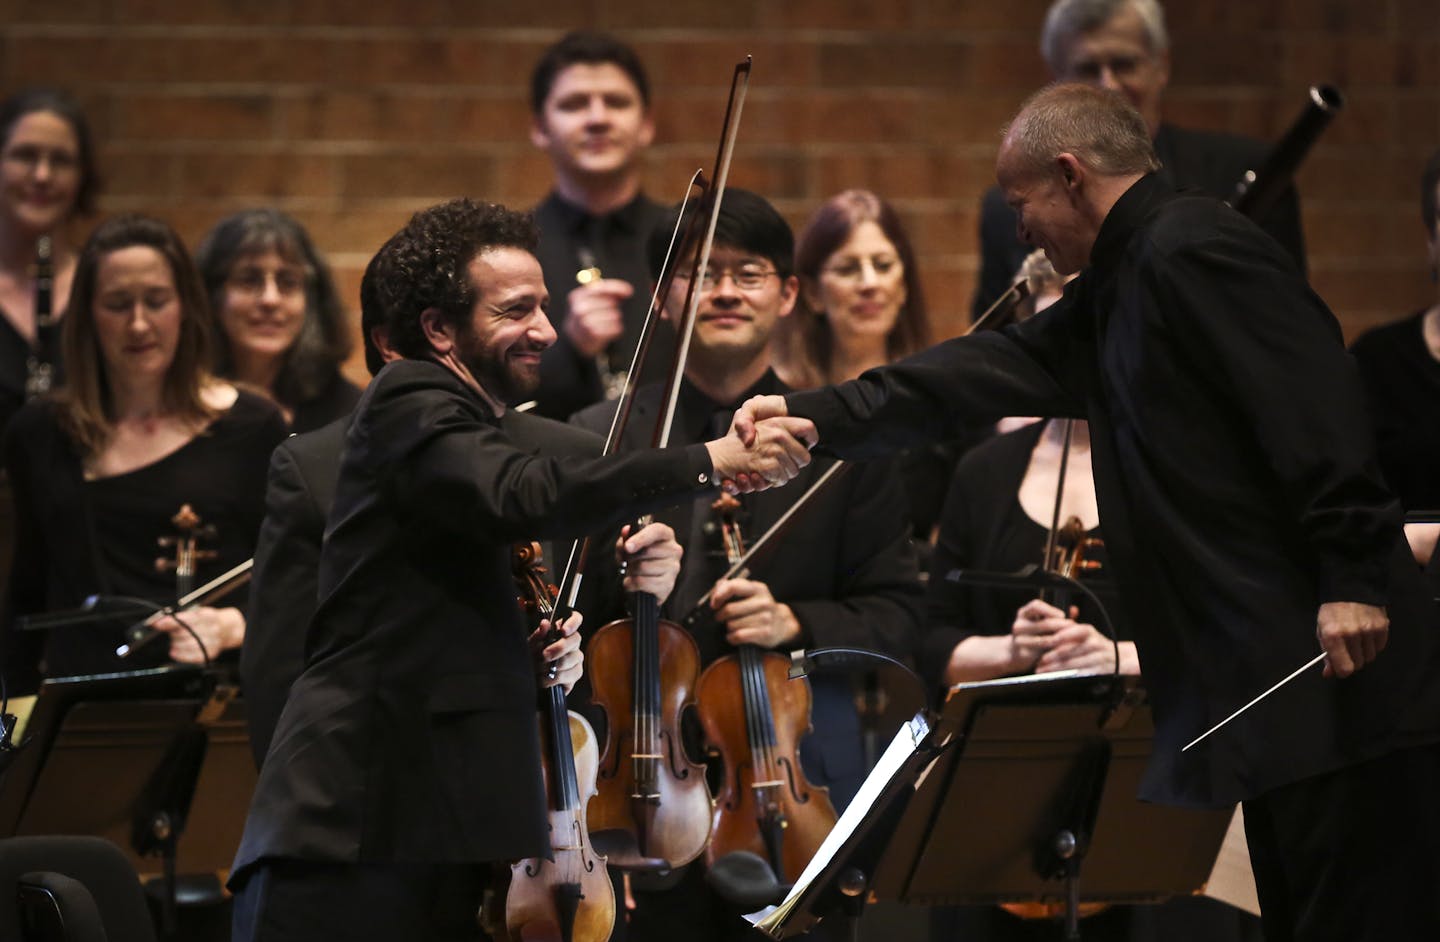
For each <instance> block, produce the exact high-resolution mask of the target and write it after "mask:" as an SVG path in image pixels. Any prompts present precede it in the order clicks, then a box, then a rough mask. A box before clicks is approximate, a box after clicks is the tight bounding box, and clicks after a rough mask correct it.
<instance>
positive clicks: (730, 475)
mask: <svg viewBox="0 0 1440 942" xmlns="http://www.w3.org/2000/svg"><path fill="white" fill-rule="evenodd" d="M787 412H788V410H787V409H786V407H785V399H784V397H783V396H756V397H754V398H753V399H749V400H747V401H746V402H745V403H744V404H743V405H742V406H741V407H740V408H739V409H738V410H736V412H735V418H734V419H733V420H732V421H731V423H730V432H729V434H727V435H726V436H725V437H724V438H717V439H716V440H715V441H713V442H706V443H705V447H706V449H707V450H708V451H709V452H710V462H711V464H713V465H714V466H715V477H716V479H717V480H718V481H720V483H721V485H722V486H723V487H724V488H725V490H727V491H729V492H730V493H732V494H748V493H751V492H753V491H763V490H765V489H766V488H771V487H779V486H780V485H781V484H784V483H786V482H787V481H790V480H792V479H793V478H794V477H795V475H797V474H799V473H800V469H801V468H803V467H805V466H806V465H807V464H809V463H810V449H811V448H812V447H814V445H815V442H816V441H817V440H818V438H819V435H818V433H817V432H816V431H815V425H814V423H813V422H811V421H810V420H809V419H801V418H796V417H793V416H790V415H788V414H787Z"/></svg>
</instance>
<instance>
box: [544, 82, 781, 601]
mask: <svg viewBox="0 0 1440 942" xmlns="http://www.w3.org/2000/svg"><path fill="white" fill-rule="evenodd" d="M752 61H753V60H752V58H751V57H750V56H746V57H745V59H744V61H743V62H740V63H738V64H737V65H736V66H735V72H734V75H733V76H732V77H731V80H730V98H729V100H728V102H727V103H726V106H725V122H724V126H723V128H722V130H721V135H720V143H719V146H718V148H717V154H716V158H715V172H714V175H713V178H712V179H713V181H714V183H713V185H706V182H705V180H704V176H703V174H702V173H701V171H698V170H697V171H696V172H695V175H694V176H692V177H691V178H690V185H689V186H688V187H687V188H686V190H685V198H684V200H682V201H681V204H680V213H679V218H678V219H676V221H675V229H674V231H673V232H672V233H671V235H670V245H669V247H668V248H667V249H666V253H665V262H664V265H663V266H662V268H661V273H660V278H659V279H657V284H656V286H655V291H654V293H653V294H652V295H651V297H650V309H649V310H648V311H647V312H646V315H645V323H644V326H643V328H642V330H641V335H640V342H639V343H637V344H636V347H635V355H634V357H633V358H632V361H631V364H630V372H629V375H628V376H627V377H626V380H625V388H624V390H623V391H622V392H621V395H620V401H619V403H618V404H617V406H616V409H615V415H614V416H613V417H612V418H611V421H610V432H609V434H608V435H607V436H606V439H605V449H604V451H603V452H602V454H604V455H609V454H612V453H613V452H614V450H615V449H616V448H618V447H619V443H620V439H621V436H622V434H623V431H624V428H625V425H626V424H627V423H628V421H629V417H630V409H631V406H632V405H633V403H634V394H635V390H636V389H637V388H638V380H639V376H640V369H639V367H640V364H641V363H642V362H643V361H644V357H645V354H646V353H647V352H648V351H649V346H650V338H651V336H652V334H653V332H654V326H655V319H656V318H657V317H658V316H659V310H660V307H661V305H662V304H663V300H664V299H665V298H668V297H669V293H670V288H671V286H672V285H673V283H674V280H675V267H676V263H675V261H674V259H675V253H676V251H677V249H678V250H680V251H681V252H683V251H684V250H685V249H686V248H687V247H689V246H691V245H692V244H694V241H695V240H694V231H693V227H694V224H695V220H697V219H699V218H700V217H701V216H702V215H706V213H707V212H708V227H707V230H706V233H705V239H704V241H703V242H702V243H700V253H699V261H698V263H697V264H696V266H695V268H694V270H693V271H694V273H693V275H692V276H691V279H690V284H689V285H688V287H687V290H686V295H685V310H686V317H685V319H684V322H683V323H682V325H681V329H680V331H679V336H680V343H679V346H678V347H677V349H676V352H675V357H674V358H673V360H672V361H671V364H670V373H669V376H668V378H667V380H666V391H667V409H666V415H665V418H664V419H663V420H662V421H661V423H659V424H658V425H657V429H656V438H657V439H660V438H661V430H662V429H663V431H664V435H663V437H664V441H658V442H657V444H656V446H655V447H657V448H663V447H664V446H665V444H666V443H668V439H669V429H670V425H671V422H672V420H673V416H674V403H675V402H676V401H677V400H678V398H679V389H680V377H681V376H682V375H683V374H684V368H685V359H686V356H687V355H688V353H689V349H690V334H691V331H692V330H693V328H694V323H695V311H696V309H697V308H698V306H699V294H698V293H697V292H696V290H695V287H696V284H697V283H698V282H700V281H703V280H704V275H705V270H706V267H707V266H708V265H709V262H710V248H711V246H712V244H713V242H714V238H715V225H716V222H717V221H718V219H719V213H720V199H721V197H722V196H723V195H724V192H725V182H726V180H727V179H728V178H729V176H730V163H731V159H732V157H733V155H734V153H735V137H736V134H737V133H738V131H739V126H740V115H741V112H742V111H743V109H744V105H745V94H746V91H747V90H748V89H749V86H750V69H751V65H752ZM697 185H698V186H700V187H701V188H702V192H703V193H704V196H703V197H702V200H701V209H700V211H698V212H696V213H695V214H694V215H692V216H691V217H690V219H689V220H688V221H687V219H686V209H687V208H688V206H689V201H690V194H691V192H693V190H694V189H695V187H696V186H697ZM687 222H688V225H687ZM682 226H684V227H685V235H684V236H683V237H681V235H680V230H681V227H682ZM589 548H590V538H589V537H585V538H584V539H581V540H576V541H575V543H573V544H572V545H571V547H570V553H569V556H568V558H567V559H566V563H565V571H564V573H563V574H562V576H561V579H560V598H561V599H563V600H564V603H565V607H566V609H567V610H568V611H574V609H575V601H576V599H577V598H578V597H579V594H580V583H581V581H582V580H583V579H584V574H585V567H586V562H587V558H588V556H589Z"/></svg>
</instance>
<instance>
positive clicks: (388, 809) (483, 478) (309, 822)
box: [232, 360, 712, 886]
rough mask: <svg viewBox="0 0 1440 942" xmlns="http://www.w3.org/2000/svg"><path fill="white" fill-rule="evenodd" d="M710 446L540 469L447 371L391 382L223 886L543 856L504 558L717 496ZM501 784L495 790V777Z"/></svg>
mask: <svg viewBox="0 0 1440 942" xmlns="http://www.w3.org/2000/svg"><path fill="white" fill-rule="evenodd" d="M711 477H712V468H711V466H710V461H709V456H708V454H707V452H706V451H705V449H704V448H703V446H696V447H694V448H691V449H685V450H683V451H678V452H668V453H657V452H646V453H642V454H633V455H625V456H621V457H618V458H607V459H596V460H590V461H580V460H573V459H571V460H559V459H543V458H534V457H532V456H531V455H529V454H527V453H526V452H524V451H522V450H520V449H518V448H516V447H515V445H514V444H513V443H511V442H510V441H509V439H508V438H507V437H506V436H505V434H504V433H503V432H502V431H501V430H500V429H499V428H498V424H497V422H496V420H495V417H494V416H493V414H492V413H491V412H490V411H489V409H488V408H487V407H486V406H485V404H484V402H483V400H482V399H481V398H480V396H479V395H478V394H477V393H476V392H475V391H474V390H473V389H472V388H471V387H469V386H467V385H465V384H464V383H463V382H462V381H461V380H460V379H459V378H458V377H456V376H455V375H454V374H453V373H452V372H450V371H449V370H448V369H446V368H445V367H443V366H440V365H438V364H436V363H432V362H428V361H421V360H401V361H398V362H395V363H391V364H389V365H387V366H386V367H385V368H384V369H383V370H381V371H380V373H379V374H378V375H377V376H376V377H375V379H374V381H373V382H371V384H370V386H369V388H368V389H367V390H366V391H365V394H364V395H363V396H362V397H361V399H360V404H359V405H358V406H357V407H356V411H355V416H354V418H353V419H352V420H351V423H350V427H349V429H348V431H347V433H346V439H345V450H344V454H343V457H342V459H341V463H340V472H339V478H338V481H337V483H336V486H335V499H334V504H333V505H332V507H331V511H330V515H329V517H328V519H327V526H326V531H325V543H324V549H323V551H322V554H321V558H320V576H319V588H318V594H319V599H320V602H319V606H318V608H317V610H316V613H315V616H314V618H313V619H312V620H311V622H310V627H309V629H308V630H307V632H306V637H305V663H306V668H305V671H304V673H302V674H301V676H300V678H299V679H298V680H297V681H296V682H295V685H294V686H293V687H292V689H291V692H290V697H289V699H288V700H287V702H286V704H285V708H284V711H283V712H282V713H281V716H280V722H279V725H278V727H277V728H276V732H275V736H274V739H273V740H272V742H271V745H270V751H269V753H268V754H267V756H266V761H265V763H264V765H263V766H261V769H260V778H259V782H258V784H257V785H256V788H255V794H254V798H253V801H252V803H251V808H250V816H249V819H248V820H247V822H246V827H245V835H244V838H243V839H242V841H241V845H240V848H239V851H238V853H237V855H236V860H235V866H234V868H233V869H232V874H233V875H234V877H233V879H235V880H236V885H237V886H238V885H239V884H240V882H242V881H243V879H244V875H245V872H246V871H247V869H248V868H250V867H251V866H252V865H254V864H255V863H257V862H259V861H261V860H263V859H266V858H290V859H297V860H308V861H314V862H323V861H331V862H336V863H427V862H428V863H447V864H468V863H478V862H484V861H498V860H510V859H518V858H522V857H534V856H540V855H542V854H543V853H544V852H545V851H546V849H547V848H548V846H549V844H548V840H547V833H546V832H547V828H546V817H545V789H544V786H543V784H542V782H541V778H540V743H539V735H538V728H537V723H536V717H535V706H536V697H537V694H538V684H537V682H536V678H535V668H534V664H533V662H532V660H531V653H530V650H529V645H528V644H527V640H526V639H527V635H528V630H527V627H526V624H525V619H524V617H523V616H522V613H521V611H520V609H519V606H517V605H516V603H515V588H514V582H513V577H512V575H511V558H512V550H511V547H512V544H513V543H514V542H516V541H518V540H522V539H523V540H528V539H534V538H536V537H546V536H561V535H575V534H576V533H581V532H586V531H589V530H591V529H596V528H599V527H603V526H608V525H613V524H614V523H617V522H618V521H619V520H621V519H624V518H625V517H626V516H628V515H631V514H636V513H641V512H644V511H647V510H653V509H658V508H659V507H660V506H663V505H664V504H665V502H666V501H674V500H678V499H681V498H683V497H688V496H689V495H691V494H692V493H694V492H695V491H697V490H709V489H710V487H711ZM497 772H500V773H503V774H496V773H497Z"/></svg>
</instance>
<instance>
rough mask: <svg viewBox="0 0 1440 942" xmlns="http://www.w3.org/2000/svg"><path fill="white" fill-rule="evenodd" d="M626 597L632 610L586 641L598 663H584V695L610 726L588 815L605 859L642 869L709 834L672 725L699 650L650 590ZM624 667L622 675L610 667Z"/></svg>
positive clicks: (700, 774)
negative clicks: (669, 618) (588, 690)
mask: <svg viewBox="0 0 1440 942" xmlns="http://www.w3.org/2000/svg"><path fill="white" fill-rule="evenodd" d="M631 599H632V611H633V612H634V616H633V617H632V618H627V619H619V620H616V621H612V622H610V623H609V624H607V625H605V626H604V627H602V628H601V629H600V630H599V631H597V632H596V633H595V635H594V637H592V638H591V639H590V648H589V657H590V660H591V663H592V664H599V665H603V666H604V667H605V668H606V669H605V670H592V671H591V675H590V686H591V691H592V699H593V701H594V703H595V704H596V705H597V706H598V707H600V708H601V709H603V710H604V711H605V716H606V719H607V727H608V729H609V730H610V734H609V736H608V737H607V739H606V743H605V752H604V754H603V755H602V756H601V757H600V771H599V781H598V783H597V791H598V795H597V797H596V799H595V801H594V803H593V805H592V807H591V809H590V823H591V826H592V827H593V828H594V833H595V834H596V836H597V840H600V841H601V842H602V844H603V845H604V846H605V847H606V850H607V852H608V856H609V860H610V863H611V865H612V866H615V867H618V868H620V869H622V870H623V869H642V868H644V867H646V862H647V860H648V859H657V858H658V859H660V860H663V861H664V862H665V866H666V867H667V868H668V869H675V868H676V867H680V866H682V865H684V864H687V863H689V862H690V861H692V860H694V859H695V858H696V857H699V856H700V853H701V852H702V851H703V850H704V849H705V844H706V843H707V842H708V841H709V840H710V789H709V787H708V786H707V785H706V784H705V767H704V766H703V765H699V764H697V763H695V762H692V761H691V760H690V758H689V756H687V755H686V754H685V749H684V747H683V745H682V741H681V733H680V715H681V713H682V712H684V710H685V708H686V707H687V706H689V705H690V704H691V703H693V702H694V693H693V691H694V689H695V684H696V681H697V679H698V678H699V676H700V651H699V649H698V648H697V647H696V645H695V640H694V639H693V638H691V637H690V634H689V632H687V631H686V630H685V629H684V628H682V627H680V626H679V625H677V624H675V623H674V622H672V621H667V620H665V619H662V618H661V617H660V603H659V601H658V600H657V599H656V598H655V596H653V595H651V594H649V593H648V592H636V593H633V594H632V596H631ZM625 665H629V666H630V671H629V672H628V674H629V676H626V674H627V672H626V671H624V670H619V669H616V668H623V667H624V666H625ZM612 717H614V718H615V719H611V718H612ZM617 835H628V836H629V837H630V839H629V840H623V839H620V838H618V837H617Z"/></svg>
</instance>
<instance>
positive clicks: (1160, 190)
mask: <svg viewBox="0 0 1440 942" xmlns="http://www.w3.org/2000/svg"><path fill="white" fill-rule="evenodd" d="M1173 195H1174V189H1173V188H1172V187H1171V186H1169V185H1168V184H1167V183H1166V182H1165V181H1164V180H1163V179H1161V177H1160V176H1159V175H1158V174H1155V173H1147V174H1146V175H1145V176H1143V177H1141V178H1140V179H1139V180H1136V181H1135V182H1134V183H1133V184H1132V185H1131V186H1130V189H1128V190H1126V191H1125V192H1124V193H1122V194H1121V195H1120V198H1119V199H1118V200H1116V201H1115V205H1114V206H1112V207H1110V212H1109V213H1108V214H1107V215H1106V216H1105V221H1104V222H1102V223H1101V224H1100V231H1099V233H1097V234H1096V236H1095V244H1094V245H1093V246H1092V247H1091V249H1090V267H1094V268H1107V267H1109V266H1110V265H1112V264H1114V263H1115V262H1116V261H1117V260H1118V259H1119V258H1120V255H1121V253H1123V252H1124V251H1125V245H1126V244H1127V243H1128V242H1129V241H1130V236H1131V235H1132V234H1133V233H1134V232H1135V230H1136V229H1138V228H1140V226H1141V225H1142V224H1143V223H1144V222H1145V220H1146V219H1147V218H1149V216H1150V214H1151V213H1153V212H1155V210H1156V209H1158V208H1159V207H1160V206H1161V205H1162V204H1163V203H1165V202H1167V201H1168V200H1169V199H1170V198H1171V197H1172V196H1173Z"/></svg>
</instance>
